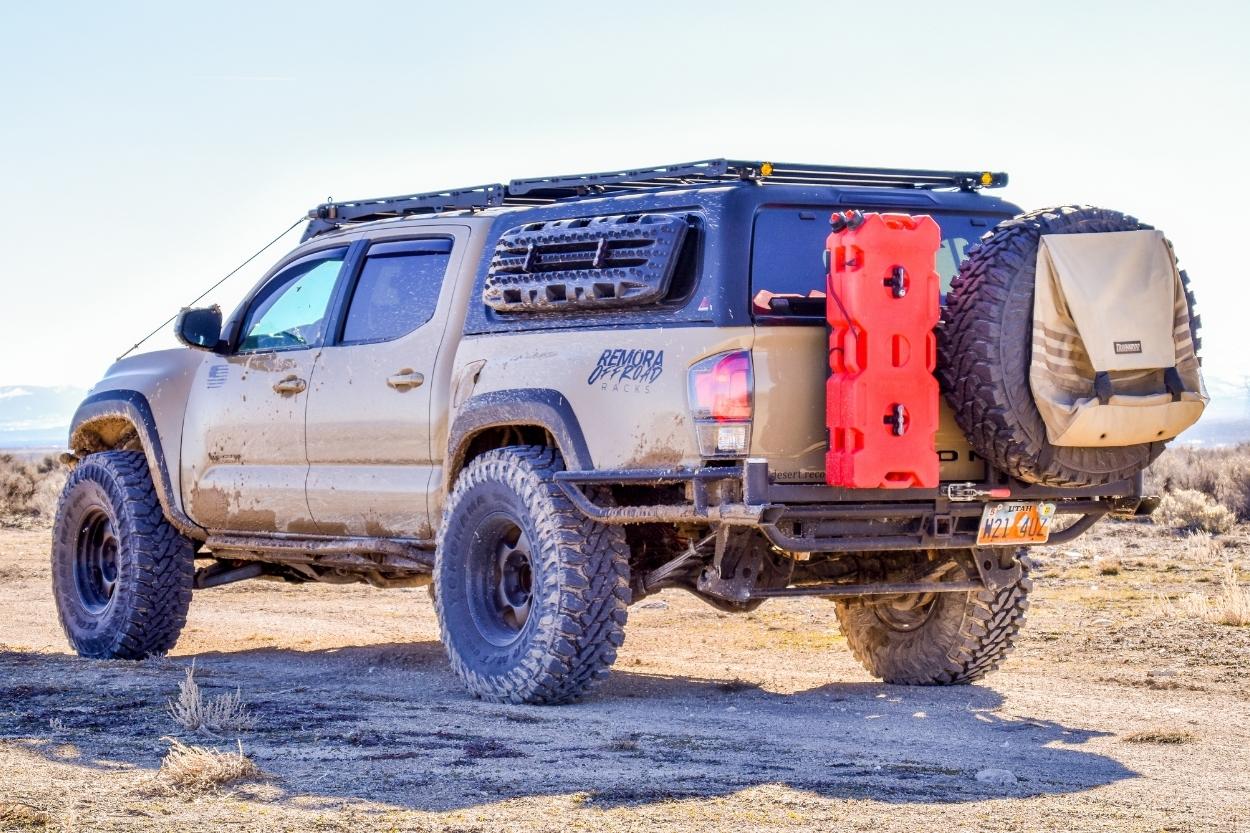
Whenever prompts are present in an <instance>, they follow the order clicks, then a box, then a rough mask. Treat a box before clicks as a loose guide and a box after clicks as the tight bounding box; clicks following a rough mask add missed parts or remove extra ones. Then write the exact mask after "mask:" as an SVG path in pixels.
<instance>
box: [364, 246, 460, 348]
mask: <svg viewBox="0 0 1250 833" xmlns="http://www.w3.org/2000/svg"><path fill="white" fill-rule="evenodd" d="M451 244H452V241H451V240H448V239H446V238H429V239H423V240H404V241H396V242H390V243H375V244H374V245H373V246H371V247H370V248H369V251H368V253H367V255H366V257H365V262H364V264H363V265H362V266H361V269H360V276H359V277H358V278H357V280H356V286H355V288H354V290H353V291H352V297H351V301H350V302H349V305H348V307H347V316H346V319H345V321H344V323H343V336H342V338H341V339H340V343H342V344H367V343H370V342H375V341H390V340H392V339H396V338H399V337H400V336H405V335H407V334H408V333H410V332H412V331H413V330H415V329H416V328H417V327H420V326H421V325H422V324H424V323H425V322H427V321H429V320H430V318H432V317H433V316H434V309H435V308H436V307H437V306H438V294H439V291H440V290H441V289H442V286H443V276H444V275H445V274H446V272H447V263H448V261H449V259H450V258H451Z"/></svg>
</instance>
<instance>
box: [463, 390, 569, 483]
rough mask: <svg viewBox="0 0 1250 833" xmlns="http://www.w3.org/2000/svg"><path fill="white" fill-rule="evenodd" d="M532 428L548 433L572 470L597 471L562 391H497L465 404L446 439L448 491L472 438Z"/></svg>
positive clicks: (477, 397)
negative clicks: (484, 433) (485, 432)
mask: <svg viewBox="0 0 1250 833" xmlns="http://www.w3.org/2000/svg"><path fill="white" fill-rule="evenodd" d="M509 425H517V426H533V427H536V428H544V429H546V430H547V431H548V432H549V433H550V434H551V436H552V437H554V438H555V441H556V447H557V448H558V449H559V451H560V454H561V455H562V456H563V457H564V462H565V465H566V466H567V468H568V469H570V470H577V471H587V470H590V469H593V468H594V463H593V462H592V460H591V458H590V447H589V446H587V445H586V437H585V436H584V435H583V434H582V428H581V424H580V423H579V422H578V421H577V415H576V414H575V413H574V412H573V406H572V405H570V404H569V401H568V399H566V398H565V397H564V394H562V393H560V392H559V391H555V390H551V389H548V388H525V389H513V390H497V391H491V392H490V393H483V394H480V395H478V396H475V397H473V398H472V399H470V400H468V401H467V402H465V403H464V405H463V406H461V408H460V412H459V413H458V414H457V415H456V418H455V421H454V422H452V425H451V429H450V430H449V431H448V436H447V457H446V465H445V467H444V469H443V471H444V472H445V474H444V483H445V485H446V487H447V488H448V489H450V488H451V484H452V483H453V482H454V479H455V474H456V473H457V472H459V471H460V469H461V468H462V467H463V465H464V458H465V455H466V454H467V453H468V450H469V444H470V443H471V442H472V441H473V438H474V437H475V436H477V435H478V434H479V433H481V432H482V431H483V430H485V429H487V428H497V427H502V426H509Z"/></svg>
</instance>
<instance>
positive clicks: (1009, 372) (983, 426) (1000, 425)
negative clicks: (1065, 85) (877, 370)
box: [938, 205, 1198, 486]
mask: <svg viewBox="0 0 1250 833" xmlns="http://www.w3.org/2000/svg"><path fill="white" fill-rule="evenodd" d="M1149 228H1151V227H1150V226H1147V225H1145V224H1143V223H1140V222H1138V221H1137V220H1136V218H1134V217H1130V216H1128V215H1126V214H1121V213H1119V212H1118V211H1109V210H1107V209H1103V208H1093V207H1090V206H1073V205H1068V206H1061V207H1058V208H1045V209H1041V210H1039V211H1032V212H1029V213H1027V214H1021V215H1020V216H1018V217H1014V218H1012V219H1010V220H1005V221H1003V222H1001V223H999V224H998V226H996V227H995V228H994V229H993V230H992V231H990V232H989V233H988V234H986V235H985V236H984V237H982V238H981V242H980V243H978V244H977V245H976V246H974V247H972V248H971V249H969V250H968V254H967V259H966V260H965V261H964V263H963V265H962V266H961V267H960V269H959V274H958V275H957V276H956V277H955V280H954V282H953V283H952V284H951V290H950V292H949V293H948V295H947V296H946V310H945V313H944V316H943V318H944V321H943V323H942V324H941V325H940V327H939V330H938V338H939V346H938V367H939V370H938V375H939V378H940V379H941V382H942V389H943V391H944V393H945V395H946V399H947V401H948V402H949V403H950V405H951V408H953V409H954V411H955V421H956V422H957V423H958V424H959V427H960V428H962V429H963V432H964V434H965V435H966V436H967V437H968V442H969V444H971V445H972V447H973V449H975V450H976V452H977V453H978V454H979V455H981V456H982V457H984V458H985V459H986V460H989V461H990V462H991V463H992V464H993V465H994V466H995V467H996V468H998V469H1001V470H1002V471H1005V472H1007V473H1008V474H1010V475H1011V476H1013V477H1015V478H1018V479H1019V480H1023V481H1025V482H1027V483H1041V484H1045V485H1049V486H1099V485H1103V484H1105V483H1113V482H1116V481H1119V480H1125V479H1127V478H1130V477H1133V476H1134V475H1136V474H1137V473H1138V472H1140V471H1141V470H1142V469H1144V468H1145V467H1146V466H1148V465H1149V464H1150V463H1151V462H1152V461H1153V460H1154V459H1155V458H1156V457H1158V456H1159V454H1160V453H1162V451H1163V447H1164V443H1162V442H1155V443H1143V444H1141V445H1132V446H1124V447H1121V448H1074V447H1061V446H1054V445H1051V444H1050V443H1049V442H1048V441H1047V439H1046V426H1045V424H1044V423H1043V422H1042V416H1041V414H1040V413H1039V412H1038V410H1037V406H1036V405H1035V404H1034V402H1033V394H1032V391H1031V389H1030V387H1029V364H1030V362H1031V361H1032V341H1033V283H1034V279H1035V277H1036V274H1035V273H1036V268H1037V247H1038V241H1039V238H1040V237H1041V236H1042V235H1043V234H1080V233H1087V232H1108V231H1137V230H1139V229H1149ZM1181 277H1182V280H1183V281H1184V283H1185V287H1186V297H1187V299H1188V301H1189V307H1190V315H1191V328H1192V329H1193V330H1194V332H1195V335H1196V332H1197V326H1198V322H1197V319H1196V318H1194V317H1193V295H1192V293H1191V292H1190V290H1189V284H1188V276H1186V275H1185V274H1184V273H1182V274H1181ZM1194 347H1195V349H1197V347H1198V341H1197V340H1196V339H1195V342H1194Z"/></svg>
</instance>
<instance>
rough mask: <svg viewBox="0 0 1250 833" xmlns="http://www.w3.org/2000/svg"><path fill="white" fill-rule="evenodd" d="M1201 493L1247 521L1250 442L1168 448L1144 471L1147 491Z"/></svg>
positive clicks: (1249, 517)
mask: <svg viewBox="0 0 1250 833" xmlns="http://www.w3.org/2000/svg"><path fill="white" fill-rule="evenodd" d="M1182 490H1192V491H1195V492H1202V493H1203V494H1204V495H1206V496H1208V497H1210V498H1211V499H1213V500H1214V501H1216V502H1217V503H1219V504H1221V505H1222V506H1223V507H1224V508H1225V509H1227V510H1228V511H1230V512H1232V513H1233V514H1235V515H1236V516H1237V517H1238V518H1239V519H1240V520H1243V521H1245V520H1250V443H1242V444H1241V445H1236V446H1229V447H1226V448H1189V447H1186V446H1177V447H1175V448H1169V449H1168V450H1167V451H1165V452H1163V454H1162V455H1161V456H1160V457H1159V459H1158V460H1156V461H1155V462H1154V463H1153V464H1152V465H1151V466H1150V468H1149V469H1147V470H1146V491H1147V493H1151V494H1156V495H1164V494H1167V493H1169V492H1179V491H1182Z"/></svg>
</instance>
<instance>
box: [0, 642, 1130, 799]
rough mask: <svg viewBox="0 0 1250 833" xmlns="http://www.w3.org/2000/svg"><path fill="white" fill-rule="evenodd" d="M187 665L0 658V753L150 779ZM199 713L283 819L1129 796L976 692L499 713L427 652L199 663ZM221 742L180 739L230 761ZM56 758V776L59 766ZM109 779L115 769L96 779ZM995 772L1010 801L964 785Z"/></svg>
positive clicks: (1066, 735) (1097, 758)
mask: <svg viewBox="0 0 1250 833" xmlns="http://www.w3.org/2000/svg"><path fill="white" fill-rule="evenodd" d="M191 660H192V658H191V657H176V658H172V659H163V660H150V661H147V662H143V663H125V662H105V661H90V660H82V659H78V658H75V657H71V656H67V655H64V654H20V653H12V652H10V653H0V739H3V738H9V739H15V740H17V741H18V742H20V743H22V744H23V745H24V748H25V750H27V751H28V752H29V753H30V754H36V755H42V756H44V757H45V758H47V759H48V760H55V761H57V762H58V763H63V764H70V765H73V766H84V767H92V766H98V765H102V764H100V761H101V760H104V761H106V762H116V761H123V762H126V763H128V764H131V765H134V766H137V767H142V768H146V769H149V770H154V769H156V768H157V767H158V766H159V762H160V760H159V756H160V750H161V749H162V748H163V746H162V744H160V743H158V739H159V738H161V737H162V736H164V735H169V734H172V733H176V732H177V731H178V727H176V726H175V725H174V724H173V722H172V720H171V718H170V717H169V716H168V714H167V712H166V710H165V703H166V701H167V700H168V699H169V698H171V697H173V696H176V693H177V682H178V681H179V680H180V679H181V678H182V677H183V675H184V673H185V669H186V668H187V667H188V666H189V665H190V663H191ZM195 663H196V676H197V679H199V680H200V683H201V685H202V686H203V687H204V689H205V692H206V694H209V695H212V694H216V693H221V692H224V691H234V690H235V689H236V688H238V689H240V690H241V691H242V692H243V697H244V699H245V700H246V701H247V702H248V703H249V704H250V706H251V709H252V711H253V713H254V715H255V718H256V725H255V728H254V729H252V730H250V731H246V732H242V733H239V734H238V737H240V738H241V739H242V742H243V746H244V748H245V749H246V750H248V752H249V753H250V754H251V755H252V756H253V757H255V758H256V760H257V761H258V762H259V763H260V765H261V766H262V767H263V768H264V769H265V770H266V771H268V772H270V773H271V774H273V775H274V776H276V780H275V781H274V782H272V783H274V784H276V785H277V787H278V788H279V789H281V790H282V792H283V797H282V798H281V799H280V800H281V801H292V802H297V803H298V804H300V806H312V807H315V806H321V805H324V806H326V807H337V806H339V804H341V802H342V801H344V800H352V799H358V800H367V801H374V802H382V803H384V804H388V805H391V806H396V807H403V808H410V809H417V810H449V809H457V808H466V807H473V806H478V805H482V804H487V803H491V802H494V801H499V800H503V799H510V798H519V797H528V796H557V795H574V794H576V795H579V796H581V799H580V800H582V801H585V802H587V803H591V804H593V805H594V806H600V807H605V806H622V805H625V806H633V805H641V804H647V803H652V802H658V801H665V800H671V799H675V798H687V797H696V796H698V797H712V796H718V795H727V794H731V793H734V792H737V791H739V790H743V789H748V788H751V787H756V786H762V785H785V786H789V787H791V788H793V789H796V790H802V791H808V792H811V793H814V794H816V795H820V796H826V797H832V798H848V799H851V798H853V799H870V800H878V801H885V802H908V803H916V802H919V803H957V802H962V801H973V800H980V799H984V798H986V797H987V795H997V796H1032V795H1039V794H1058V793H1071V792H1078V791H1081V790H1086V789H1090V788H1093V787H1097V786H1101V785H1104V784H1109V783H1113V782H1116V781H1119V780H1122V779H1125V778H1129V777H1133V776H1134V775H1135V774H1136V773H1134V772H1133V771H1131V770H1129V769H1127V768H1126V767H1124V766H1123V765H1122V764H1120V763H1119V762H1117V761H1115V760H1114V759H1112V758H1109V757H1106V756H1104V755H1099V754H1096V753H1093V752H1089V751H1085V750H1082V749H1080V748H1078V747H1079V746H1080V745H1081V744H1084V743H1085V742H1087V741H1088V740H1090V739H1091V738H1095V737H1099V736H1102V735H1105V734H1106V733H1105V732H1100V731H1097V730H1094V729H1089V728H1076V727H1072V726H1065V725H1062V724H1060V723H1056V722H1053V721H1048V720H1038V719H1032V718H1030V717H1026V716H1019V715H1016V714H1012V713H1011V712H1010V710H1009V709H1003V708H1002V707H1003V706H1004V701H1003V697H1002V696H1001V695H1000V694H999V693H998V692H996V691H995V690H994V689H993V688H990V687H987V686H985V685H976V686H959V687H951V688H910V687H901V686H888V685H883V684H879V683H863V682H850V683H830V684H828V685H822V686H819V687H817V688H813V689H810V690H806V691H801V692H797V693H789V694H783V693H775V692H770V691H767V690H764V689H763V688H761V687H760V686H758V685H755V684H753V683H750V682H743V681H741V680H733V681H725V680H719V681H718V680H703V679H696V678H692V677H681V676H658V675H653V674H645V673H636V672H631V671H629V670H627V669H622V670H617V671H615V672H613V674H612V676H611V677H610V678H609V679H608V680H607V682H606V683H605V684H604V685H603V686H602V687H601V688H600V689H599V690H598V691H597V692H596V693H595V694H594V695H592V696H591V697H589V698H587V699H586V700H584V701H583V702H581V703H579V704H576V705H571V706H562V707H529V706H507V705H499V704H492V703H484V702H481V701H477V700H474V699H472V698H470V697H469V696H468V695H466V694H465V693H464V691H463V689H462V688H461V687H460V685H459V683H458V681H457V680H456V679H455V678H454V677H453V676H452V674H451V673H450V671H449V669H448V667H447V663H446V659H445V657H444V655H443V652H442V647H441V645H439V644H438V643H437V642H433V641H427V642H415V643H386V644H378V645H369V646H359V647H348V648H340V649H332V650H313V651H298V650H291V649H276V648H275V649H267V648H262V649H253V650H245V651H239V652H229V653H227V652H217V653H204V654H200V655H198V656H196V657H195ZM234 737H235V735H230V736H229V737H222V738H204V737H201V738H199V739H196V738H194V737H192V738H190V742H194V743H201V744H205V745H209V746H214V745H216V746H222V747H223V748H224V746H229V745H232V744H233V742H234ZM67 743H72V744H73V745H74V746H75V747H76V748H77V749H78V750H79V754H78V756H77V757H76V758H75V759H74V760H73V761H67V760H65V759H64V757H63V756H62V755H61V754H60V753H59V752H58V751H57V750H58V749H62V748H63V747H64V745H65V744H67ZM107 766H108V767H113V766H115V764H113V763H107ZM986 769H1004V770H1009V771H1010V772H1011V773H1013V774H1014V776H1015V778H1016V779H1018V780H1017V781H1016V782H1015V783H1014V784H1006V785H1003V784H998V785H994V784H987V783H982V782H981V781H978V780H977V778H976V774H977V773H978V772H980V771H983V770H986Z"/></svg>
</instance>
